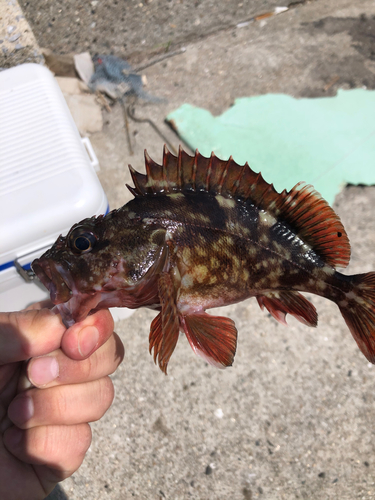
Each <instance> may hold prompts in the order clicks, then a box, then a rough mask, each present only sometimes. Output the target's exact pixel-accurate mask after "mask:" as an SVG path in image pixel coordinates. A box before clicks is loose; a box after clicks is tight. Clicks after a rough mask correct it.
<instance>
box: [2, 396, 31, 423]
mask: <svg viewBox="0 0 375 500" xmlns="http://www.w3.org/2000/svg"><path fill="white" fill-rule="evenodd" d="M33 416H34V402H33V400H32V398H31V397H29V396H27V395H26V394H24V395H22V396H20V397H18V398H17V399H15V400H13V401H12V402H11V403H10V405H9V409H8V417H9V418H10V419H11V421H12V422H13V423H14V424H16V425H18V426H20V425H24V424H25V423H26V422H28V421H29V420H30V419H31V418H32V417H33Z"/></svg>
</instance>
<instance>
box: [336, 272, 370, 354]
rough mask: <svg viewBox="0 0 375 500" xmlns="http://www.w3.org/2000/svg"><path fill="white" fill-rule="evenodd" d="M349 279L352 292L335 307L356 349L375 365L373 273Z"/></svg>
mask: <svg viewBox="0 0 375 500" xmlns="http://www.w3.org/2000/svg"><path fill="white" fill-rule="evenodd" d="M351 278H352V279H351V281H352V285H353V288H352V290H351V291H350V292H347V293H346V294H345V299H344V300H340V301H338V303H337V305H338V306H339V308H340V311H341V314H342V315H343V318H344V320H345V322H346V324H347V325H348V327H349V330H350V331H351V333H352V335H353V337H354V340H355V341H356V342H357V344H358V347H359V348H360V350H361V351H362V352H363V354H364V355H365V356H366V358H367V359H368V360H369V361H370V362H371V363H373V364H375V272H371V273H366V274H356V275H354V276H351Z"/></svg>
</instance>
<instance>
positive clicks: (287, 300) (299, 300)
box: [257, 290, 318, 326]
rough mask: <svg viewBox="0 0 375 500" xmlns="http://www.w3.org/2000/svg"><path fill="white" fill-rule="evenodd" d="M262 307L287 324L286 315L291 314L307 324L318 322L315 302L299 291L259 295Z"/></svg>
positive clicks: (258, 298)
mask: <svg viewBox="0 0 375 500" xmlns="http://www.w3.org/2000/svg"><path fill="white" fill-rule="evenodd" d="M257 301H258V304H259V306H260V308H261V309H264V308H266V309H267V310H268V312H269V313H270V314H271V315H272V316H273V317H274V318H275V319H276V320H277V321H279V322H280V323H282V324H283V325H286V324H287V323H286V321H285V316H286V315H287V314H291V315H292V316H294V317H295V318H296V319H298V321H300V322H301V323H303V324H304V325H307V326H316V325H317V324H318V314H317V312H316V309H315V307H314V305H313V304H311V302H310V301H308V300H307V299H306V298H305V297H304V296H303V295H301V294H300V293H298V292H290V291H284V290H281V291H275V292H267V293H264V294H263V295H257Z"/></svg>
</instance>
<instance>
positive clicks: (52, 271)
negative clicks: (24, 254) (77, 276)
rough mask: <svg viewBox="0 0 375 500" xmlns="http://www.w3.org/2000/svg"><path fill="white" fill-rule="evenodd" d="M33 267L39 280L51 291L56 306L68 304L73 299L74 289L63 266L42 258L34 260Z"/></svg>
mask: <svg viewBox="0 0 375 500" xmlns="http://www.w3.org/2000/svg"><path fill="white" fill-rule="evenodd" d="M31 267H32V269H33V271H34V273H35V275H36V276H37V278H38V279H39V280H40V281H41V282H42V283H43V285H44V286H45V287H46V288H47V290H48V291H49V293H50V297H51V300H52V302H53V303H54V304H61V303H62V302H67V301H68V300H69V299H70V298H71V295H72V289H71V287H69V285H68V283H67V281H68V280H67V277H66V273H65V272H64V270H63V268H62V266H60V265H58V264H56V263H55V262H50V261H48V260H47V259H43V258H42V257H41V258H40V259H36V260H34V261H33V263H32V265H31Z"/></svg>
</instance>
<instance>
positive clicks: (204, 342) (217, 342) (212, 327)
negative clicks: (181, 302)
mask: <svg viewBox="0 0 375 500" xmlns="http://www.w3.org/2000/svg"><path fill="white" fill-rule="evenodd" d="M180 322H181V325H182V326H183V328H184V331H185V334H186V337H187V339H188V341H189V343H190V345H191V347H192V349H193V351H194V352H195V353H196V354H197V355H198V356H200V357H201V358H203V359H205V360H206V361H207V362H208V363H210V364H211V365H214V366H216V367H218V368H225V367H227V366H231V365H232V364H233V359H234V355H235V353H236V346H237V329H236V327H235V324H234V321H232V320H231V319H229V318H225V317H221V316H211V315H210V314H207V313H205V312H201V313H195V314H188V315H186V316H180Z"/></svg>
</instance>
